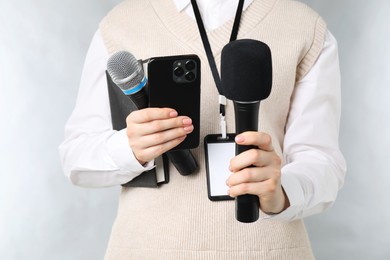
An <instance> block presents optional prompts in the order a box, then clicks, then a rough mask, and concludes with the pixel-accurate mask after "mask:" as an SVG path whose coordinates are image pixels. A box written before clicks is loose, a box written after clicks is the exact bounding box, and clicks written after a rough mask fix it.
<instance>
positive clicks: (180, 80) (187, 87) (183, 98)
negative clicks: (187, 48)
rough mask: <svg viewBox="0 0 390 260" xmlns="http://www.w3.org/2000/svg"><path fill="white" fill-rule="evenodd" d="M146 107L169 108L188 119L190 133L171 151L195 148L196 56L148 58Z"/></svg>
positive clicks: (197, 106)
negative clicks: (190, 124) (190, 120)
mask: <svg viewBox="0 0 390 260" xmlns="http://www.w3.org/2000/svg"><path fill="white" fill-rule="evenodd" d="M147 73H148V74H147V75H148V91H149V107H169V108H173V109H175V110H176V111H177V112H178V114H179V115H183V116H188V117H190V118H191V119H192V124H193V126H194V130H193V132H192V133H191V134H189V135H188V136H187V138H186V139H185V140H184V141H183V142H182V143H180V144H179V145H178V146H176V147H174V148H173V149H172V150H181V149H192V148H196V147H198V146H199V127H200V76H201V75H200V59H199V57H198V56H197V55H194V54H190V55H177V56H164V57H154V58H151V59H150V60H149V62H148V65H147Z"/></svg>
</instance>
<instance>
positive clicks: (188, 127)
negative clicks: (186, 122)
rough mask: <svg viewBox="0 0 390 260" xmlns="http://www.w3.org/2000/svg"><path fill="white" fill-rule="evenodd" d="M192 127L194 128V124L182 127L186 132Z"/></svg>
mask: <svg viewBox="0 0 390 260" xmlns="http://www.w3.org/2000/svg"><path fill="white" fill-rule="evenodd" d="M193 129H194V126H192V125H191V126H186V127H184V131H186V132H191V131H192V130H193Z"/></svg>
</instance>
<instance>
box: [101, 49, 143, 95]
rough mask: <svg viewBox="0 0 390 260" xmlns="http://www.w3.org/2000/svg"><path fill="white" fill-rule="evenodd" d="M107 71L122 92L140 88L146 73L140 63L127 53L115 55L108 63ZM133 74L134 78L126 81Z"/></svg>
mask: <svg viewBox="0 0 390 260" xmlns="http://www.w3.org/2000/svg"><path fill="white" fill-rule="evenodd" d="M107 71H108V73H109V74H110V76H111V78H112V80H113V81H114V83H115V84H117V85H118V87H120V88H121V89H122V90H128V89H131V88H133V87H136V86H138V85H139V84H140V83H141V82H142V80H143V78H144V72H143V69H142V67H141V65H140V63H139V62H138V60H137V59H136V58H135V57H134V56H133V55H132V54H131V53H129V52H127V51H119V52H116V53H114V54H113V55H112V56H111V57H110V59H109V60H108V62H107ZM132 74H134V77H132V78H130V79H128V80H125V79H126V78H128V77H130V76H131V75H132ZM124 80H125V81H124Z"/></svg>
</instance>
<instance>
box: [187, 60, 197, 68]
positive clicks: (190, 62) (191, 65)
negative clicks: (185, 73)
mask: <svg viewBox="0 0 390 260" xmlns="http://www.w3.org/2000/svg"><path fill="white" fill-rule="evenodd" d="M195 66H196V64H195V61H193V60H188V61H187V62H186V69H187V70H193V69H195Z"/></svg>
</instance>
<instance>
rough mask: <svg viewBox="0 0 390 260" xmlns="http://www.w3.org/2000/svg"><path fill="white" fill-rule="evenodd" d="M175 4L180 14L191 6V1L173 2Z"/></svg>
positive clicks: (175, 0)
mask: <svg viewBox="0 0 390 260" xmlns="http://www.w3.org/2000/svg"><path fill="white" fill-rule="evenodd" d="M173 2H175V5H176V9H177V11H178V12H181V11H183V10H184V9H185V8H186V7H187V6H188V5H190V4H191V1H190V0H173Z"/></svg>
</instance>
